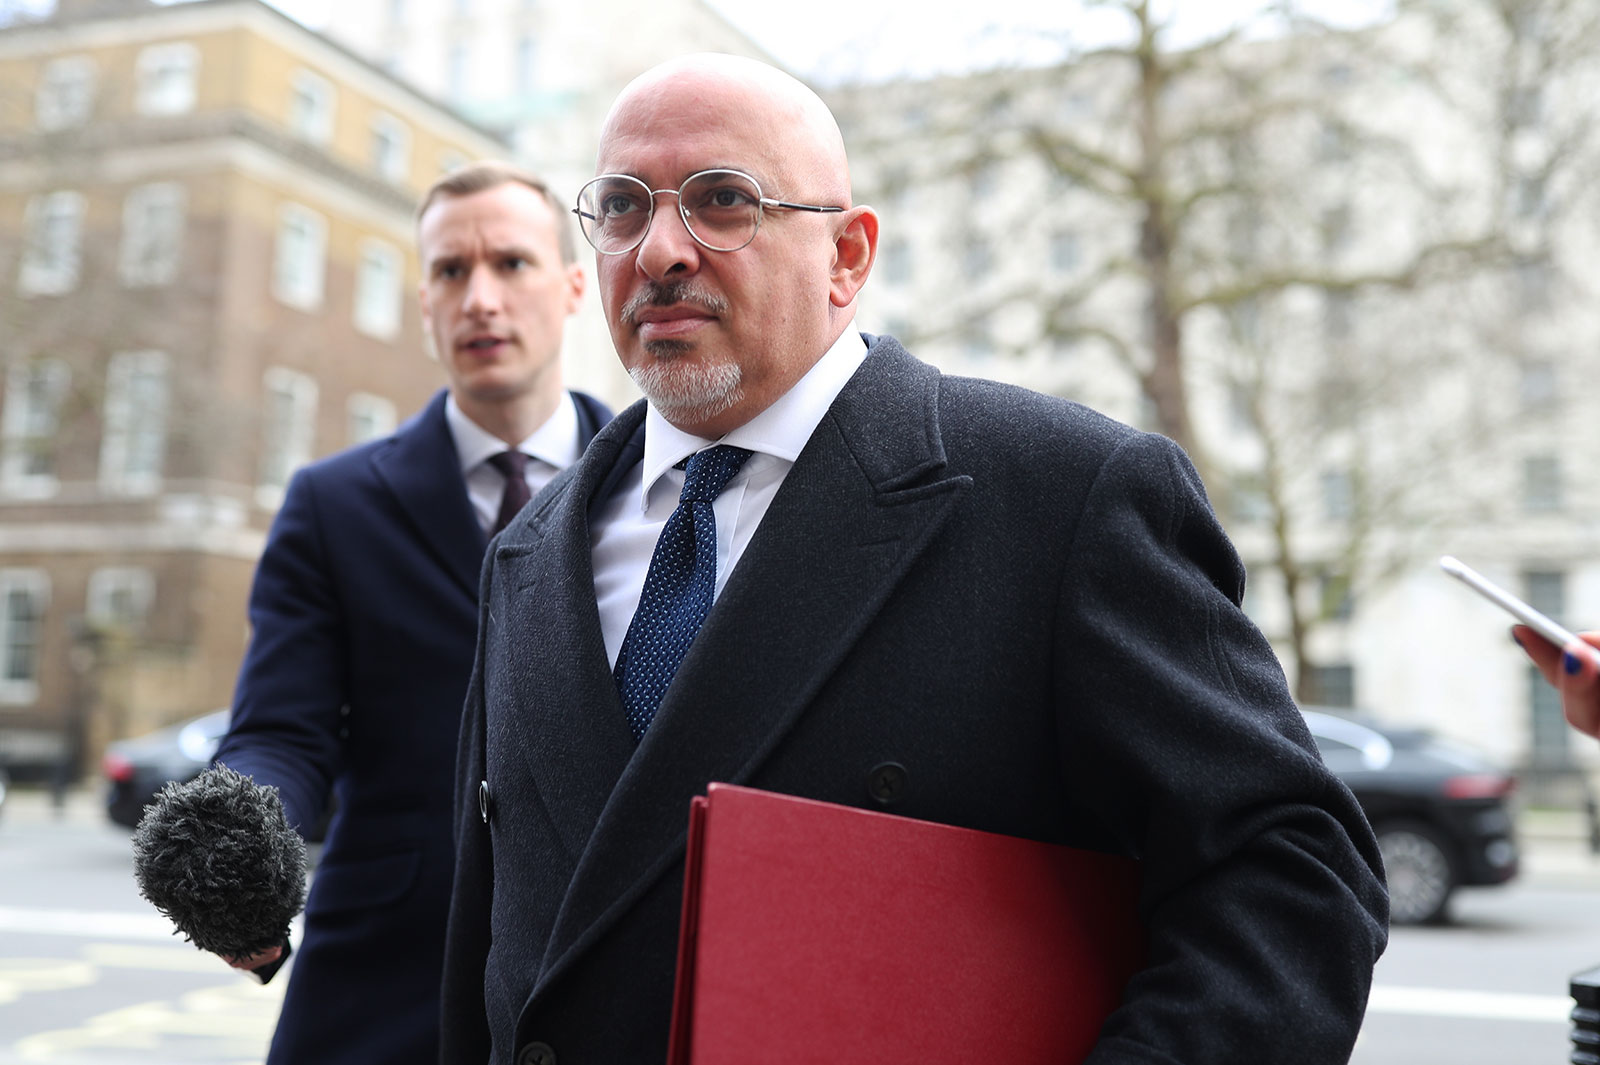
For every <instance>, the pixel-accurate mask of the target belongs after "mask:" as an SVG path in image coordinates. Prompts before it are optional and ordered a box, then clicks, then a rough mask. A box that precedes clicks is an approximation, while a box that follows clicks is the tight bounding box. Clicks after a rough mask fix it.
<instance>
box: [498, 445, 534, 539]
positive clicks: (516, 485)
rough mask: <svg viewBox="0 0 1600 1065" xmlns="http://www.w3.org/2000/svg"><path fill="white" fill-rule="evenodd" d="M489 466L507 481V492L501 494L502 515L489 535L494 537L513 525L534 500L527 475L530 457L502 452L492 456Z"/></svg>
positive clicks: (512, 452)
mask: <svg viewBox="0 0 1600 1065" xmlns="http://www.w3.org/2000/svg"><path fill="white" fill-rule="evenodd" d="M489 465H491V466H493V467H494V468H495V469H497V470H499V471H500V473H501V474H502V475H503V476H504V477H505V479H506V487H505V491H503V492H501V493H500V514H499V516H498V517H496V518H495V519H494V528H493V529H490V530H489V535H490V536H494V535H496V534H497V533H499V532H500V530H501V529H504V528H505V527H506V526H507V525H509V524H510V523H511V519H512V518H514V517H516V516H517V511H519V510H521V509H522V506H523V504H524V503H526V502H527V501H528V500H529V499H532V498H533V493H532V492H530V491H528V478H527V476H526V473H525V471H526V470H527V468H528V456H526V455H524V454H523V453H522V452H520V451H502V452H500V454H498V455H490V456H489Z"/></svg>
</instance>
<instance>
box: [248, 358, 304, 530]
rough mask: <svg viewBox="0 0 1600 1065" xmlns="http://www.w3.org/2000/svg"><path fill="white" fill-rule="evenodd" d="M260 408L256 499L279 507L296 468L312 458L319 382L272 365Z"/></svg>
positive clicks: (267, 375)
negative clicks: (258, 472) (260, 426)
mask: <svg viewBox="0 0 1600 1065" xmlns="http://www.w3.org/2000/svg"><path fill="white" fill-rule="evenodd" d="M261 407H262V439H261V471H260V476H259V478H258V485H259V487H258V490H257V492H256V498H257V499H258V500H260V501H261V503H262V504H263V505H265V506H276V505H277V504H278V503H279V502H280V501H281V500H282V499H283V490H284V489H285V488H287V487H289V478H290V477H291V476H292V475H293V474H294V471H295V470H297V469H299V468H300V467H301V466H303V465H305V464H306V463H307V462H309V461H310V460H311V444H312V438H313V435H314V432H315V420H316V414H317V383H316V382H315V381H314V380H312V379H311V378H310V377H308V376H306V375H305V374H303V373H297V372H295V371H294V370H286V369H284V368H283V367H281V366H274V367H271V368H270V369H268V370H267V372H266V374H265V375H264V376H263V388H262V397H261Z"/></svg>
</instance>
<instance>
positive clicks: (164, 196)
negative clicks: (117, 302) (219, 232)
mask: <svg viewBox="0 0 1600 1065" xmlns="http://www.w3.org/2000/svg"><path fill="white" fill-rule="evenodd" d="M186 199H187V193H186V191H185V189H184V187H183V186H182V185H179V184H177V183H176V182H170V181H164V182H160V183H158V184H154V185H140V186H139V187H138V188H136V189H134V190H133V191H131V192H129V193H128V198H127V199H126V200H125V201H123V205H122V249H121V254H120V255H119V256H118V262H117V269H118V272H119V273H120V274H121V275H122V283H123V284H125V285H129V286H138V285H166V284H170V283H171V281H172V279H173V278H175V277H177V276H178V262H179V260H180V258H181V257H182V253H183V216H184V207H185V201H186Z"/></svg>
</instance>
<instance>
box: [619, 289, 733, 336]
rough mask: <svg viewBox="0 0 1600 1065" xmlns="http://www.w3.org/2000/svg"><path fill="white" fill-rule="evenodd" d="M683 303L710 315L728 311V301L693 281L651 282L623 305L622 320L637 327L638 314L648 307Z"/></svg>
mask: <svg viewBox="0 0 1600 1065" xmlns="http://www.w3.org/2000/svg"><path fill="white" fill-rule="evenodd" d="M682 303H687V304H690V305H691V306H695V307H699V308H700V309H701V310H703V311H706V312H707V313H709V314H722V313H723V312H724V311H726V310H727V309H728V301H727V300H725V299H723V298H722V297H721V296H718V295H716V294H715V293H713V292H707V291H706V290H705V289H703V288H700V287H699V286H697V285H695V284H694V283H693V282H691V281H673V282H669V283H668V284H665V285H663V284H661V283H659V282H656V281H651V282H648V283H647V284H646V285H645V287H644V288H641V289H640V290H639V291H638V292H635V293H634V294H633V295H632V296H630V297H628V302H627V303H624V304H623V305H622V320H623V322H624V323H626V324H627V325H637V324H638V322H637V320H636V319H637V317H638V314H639V312H640V311H642V310H644V309H645V308H646V307H672V306H675V305H677V304H682Z"/></svg>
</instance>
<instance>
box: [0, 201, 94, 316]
mask: <svg viewBox="0 0 1600 1065" xmlns="http://www.w3.org/2000/svg"><path fill="white" fill-rule="evenodd" d="M83 214H84V199H83V194H82V193H78V192H73V191H71V190H69V189H58V190H57V191H55V192H46V193H40V194H39V195H37V196H32V197H30V198H29V199H28V206H27V208H26V211H25V212H24V218H23V232H24V237H23V248H22V267H21V269H20V270H18V271H17V291H18V292H19V293H21V294H22V295H24V296H59V295H61V294H62V293H65V292H71V291H72V290H73V289H74V288H76V287H78V273H79V271H80V270H81V268H82V266H83Z"/></svg>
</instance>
